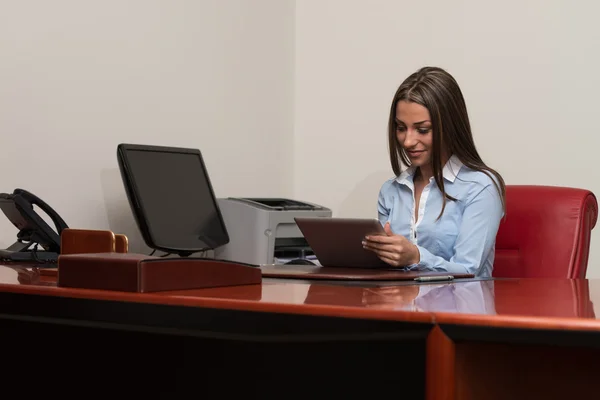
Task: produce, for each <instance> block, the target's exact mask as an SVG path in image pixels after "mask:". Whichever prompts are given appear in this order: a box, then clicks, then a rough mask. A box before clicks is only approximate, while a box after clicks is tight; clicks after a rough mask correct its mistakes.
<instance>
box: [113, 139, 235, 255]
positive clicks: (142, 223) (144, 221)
mask: <svg viewBox="0 0 600 400" xmlns="http://www.w3.org/2000/svg"><path fill="white" fill-rule="evenodd" d="M129 151H148V152H153V153H176V154H187V155H194V156H197V157H198V159H199V161H200V165H201V168H202V170H203V172H204V175H205V176H206V182H207V184H208V189H209V192H210V196H211V199H212V202H213V206H214V207H215V210H216V211H217V216H218V217H219V222H220V224H221V228H222V230H223V232H224V237H225V240H224V241H223V242H222V243H218V244H217V245H216V246H215V247H209V248H207V247H198V248H175V247H170V246H165V245H163V244H161V243H157V241H156V238H154V237H153V235H152V233H151V231H150V228H149V225H148V218H147V213H146V211H145V209H144V205H143V203H142V201H141V199H140V196H139V190H138V187H137V184H136V182H135V179H134V177H133V175H132V173H131V165H130V162H129V158H128V152H129ZM117 160H118V164H119V170H120V173H121V178H122V180H123V185H124V187H125V193H126V195H127V200H128V201H129V205H130V207H131V210H132V211H133V216H134V219H135V221H136V224H137V226H138V228H139V230H140V233H141V234H142V238H143V239H144V242H145V243H146V245H147V246H148V247H150V248H151V249H155V250H160V251H163V252H166V253H174V254H179V255H181V256H189V255H191V254H193V253H198V252H204V251H206V250H214V249H215V248H217V247H220V246H223V245H226V244H227V243H229V241H230V237H229V233H228V231H227V226H226V225H225V220H224V218H223V214H222V213H221V209H220V207H219V202H218V201H217V198H216V196H215V192H214V189H213V186H212V182H211V180H210V175H209V173H208V170H207V169H206V164H205V162H204V158H203V157H202V152H201V151H200V150H199V149H193V148H185V147H173V146H157V145H146V144H132V143H121V144H119V145H118V146H117Z"/></svg>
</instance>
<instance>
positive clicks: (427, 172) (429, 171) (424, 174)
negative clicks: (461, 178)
mask: <svg viewBox="0 0 600 400" xmlns="http://www.w3.org/2000/svg"><path fill="white" fill-rule="evenodd" d="M449 159H450V157H448V156H446V155H444V156H443V157H442V165H446V163H447V162H448V160H449ZM417 175H418V176H416V178H417V179H420V180H421V181H423V182H429V180H430V179H431V177H432V176H433V166H432V165H431V164H428V165H422V166H420V167H419V170H418V174H417Z"/></svg>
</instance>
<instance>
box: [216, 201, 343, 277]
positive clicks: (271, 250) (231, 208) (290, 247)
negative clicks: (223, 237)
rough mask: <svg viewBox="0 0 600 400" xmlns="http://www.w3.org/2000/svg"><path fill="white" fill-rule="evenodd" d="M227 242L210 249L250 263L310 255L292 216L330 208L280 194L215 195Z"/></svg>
mask: <svg viewBox="0 0 600 400" xmlns="http://www.w3.org/2000/svg"><path fill="white" fill-rule="evenodd" d="M217 201H218V203H219V208H220V211H221V214H222V215H223V220H224V221H225V226H226V227H227V232H228V233H229V243H227V244H226V245H224V246H220V247H217V248H216V249H215V250H214V254H215V258H220V259H224V260H231V261H237V262H243V263H248V264H254V265H262V264H284V263H285V262H286V261H291V260H293V259H299V258H303V259H310V257H311V256H312V257H314V254H313V253H312V250H311V249H310V246H309V245H308V243H307V242H306V239H304V236H303V235H302V232H301V231H300V229H299V228H298V226H297V225H296V222H295V221H294V218H295V217H331V216H332V212H331V210H330V209H328V208H326V207H323V206H319V205H316V204H311V203H306V202H301V201H297V200H291V199H284V198H238V197H228V198H220V199H217Z"/></svg>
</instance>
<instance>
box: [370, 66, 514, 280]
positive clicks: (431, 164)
mask: <svg viewBox="0 0 600 400" xmlns="http://www.w3.org/2000/svg"><path fill="white" fill-rule="evenodd" d="M388 130H389V148H390V161H391V163H392V169H393V171H394V174H395V175H396V177H395V178H392V179H390V180H388V181H386V182H385V183H384V184H383V186H382V187H381V191H380V193H379V202H378V213H379V220H380V221H381V223H382V225H384V230H385V232H386V234H387V235H374V236H368V237H366V238H365V240H364V242H363V246H364V247H365V248H366V249H369V250H372V251H374V252H375V253H376V254H377V255H378V256H379V258H380V259H382V260H383V261H385V262H386V263H388V264H390V265H392V266H394V267H406V268H407V269H411V270H412V269H419V270H432V271H447V272H453V273H472V274H475V275H476V276H479V277H491V276H492V268H493V263H494V247H495V242H496V234H497V232H498V226H499V224H500V220H501V219H502V216H503V215H504V212H505V205H504V193H505V186H504V180H503V179H502V177H501V176H500V174H498V172H496V171H494V170H493V169H491V168H489V167H488V166H487V165H486V164H485V163H484V162H483V161H482V160H481V157H480V156H479V154H478V153H477V149H476V148H475V143H474V141H473V136H472V134H471V126H470V123H469V117H468V114H467V107H466V105H465V101H464V99H463V96H462V93H461V90H460V88H459V86H458V84H457V82H456V81H455V80H454V78H453V77H452V76H451V75H450V74H448V73H447V72H446V71H444V70H443V69H441V68H436V67H425V68H422V69H420V70H419V71H417V72H415V73H414V74H412V75H411V76H409V77H408V78H407V79H406V80H405V81H404V82H403V83H402V85H400V87H399V88H398V90H397V91H396V95H395V96H394V99H393V101H392V106H391V110H390V118H389V124H388ZM401 164H404V165H406V166H407V167H408V168H407V169H405V170H404V171H402V170H401Z"/></svg>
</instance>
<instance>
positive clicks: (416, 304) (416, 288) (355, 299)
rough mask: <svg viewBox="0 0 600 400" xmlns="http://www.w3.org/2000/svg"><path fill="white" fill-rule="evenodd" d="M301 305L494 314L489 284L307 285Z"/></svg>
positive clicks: (477, 282)
mask: <svg viewBox="0 0 600 400" xmlns="http://www.w3.org/2000/svg"><path fill="white" fill-rule="evenodd" d="M304 303H305V304H328V305H346V306H349V305H352V306H361V307H366V308H373V309H388V310H406V311H428V312H430V311H438V312H459V313H476V314H494V313H495V310H494V295H493V282H492V281H476V282H463V283H458V284H455V283H443V284H435V285H405V286H386V287H371V288H361V287H343V286H336V287H327V286H321V285H311V287H310V289H309V291H308V294H307V296H306V300H305V301H304Z"/></svg>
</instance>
